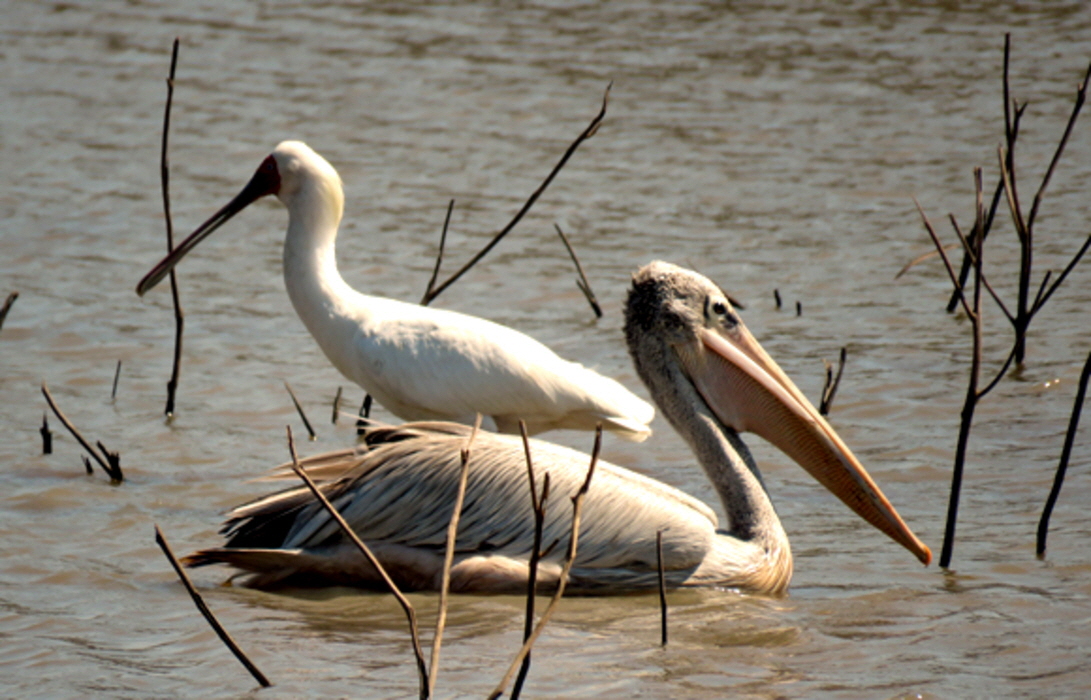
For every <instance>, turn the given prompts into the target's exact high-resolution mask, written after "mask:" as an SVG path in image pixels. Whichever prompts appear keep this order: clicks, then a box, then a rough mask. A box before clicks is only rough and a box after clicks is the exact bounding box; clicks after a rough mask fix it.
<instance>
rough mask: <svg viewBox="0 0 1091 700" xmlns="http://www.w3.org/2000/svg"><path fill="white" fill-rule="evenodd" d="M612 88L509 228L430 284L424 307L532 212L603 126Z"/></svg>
mask: <svg viewBox="0 0 1091 700" xmlns="http://www.w3.org/2000/svg"><path fill="white" fill-rule="evenodd" d="M612 86H613V83H612V82H611V83H610V84H609V85H607V86H606V92H605V93H604V94H603V96H602V108H601V109H600V110H599V113H598V114H597V115H595V118H594V119H592V120H591V123H590V124H589V125H588V126H587V128H586V129H584V130H583V132H582V133H580V135H579V136H577V137H576V140H575V141H573V142H572V144H571V145H570V146H569V147H568V150H566V151H565V152H564V155H563V156H561V159H560V161H559V162H558V163H557V165H555V166H554V167H553V170H552V171H550V173H549V175H547V176H546V178H545V180H544V181H543V182H542V184H541V185H539V186H538V189H536V190H534V192H533V193H531V195H530V197H529V198H528V199H527V201H526V202H525V203H524V204H523V206H522V208H521V209H519V211H518V212H517V213H516V214H515V216H514V217H513V218H512V220H511V221H509V222H508V224H507V226H505V227H504V228H503V229H501V230H500V232H499V233H497V234H496V235H495V236H493V238H492V240H491V241H489V242H488V243H487V244H486V245H485V247H484V248H482V249H481V250H480V251H479V252H478V253H477V254H476V255H474V256H473V257H472V258H470V261H469V262H467V263H466V264H465V265H463V266H462V267H461V268H459V270H458V271H457V272H455V273H454V274H453V275H451V276H450V277H449V278H447V280H446V281H445V282H443V283H442V284H440V285H438V286H436V287H435V288H433V287H432V285H431V284H429V288H428V291H427V292H426V293H425V295H424V298H423V299H421V304H422V305H424V306H428V304H430V303H432V301H433V300H434V299H435V298H436V297H438V296H439V295H440V294H441V293H442V292H443V290H445V289H447V287H450V286H451V285H452V284H454V282H455V281H456V280H458V278H460V277H462V275H463V274H465V273H466V271H467V270H469V269H470V268H471V267H473V266H474V265H476V264H477V263H478V261H480V260H481V258H483V257H485V256H486V255H487V254H488V252H489V251H490V250H492V249H493V248H494V247H495V246H496V244H497V243H499V242H500V241H501V239H503V238H504V236H506V235H508V233H510V232H511V230H512V229H513V228H515V225H516V224H518V223H519V222H520V221H521V220H522V218H523V216H525V215H526V213H527V212H528V211H530V208H531V207H533V206H534V203H535V202H537V201H538V198H539V197H540V196H541V195H542V193H543V192H545V190H546V188H547V187H549V185H550V183H552V182H553V179H554V178H555V177H557V173H559V172H560V171H561V169H562V168H563V167H564V166H565V164H566V163H567V162H568V159H569V158H571V157H572V154H573V153H575V152H576V149H577V148H579V147H580V145H581V144H582V143H583V142H584V141H586V140H587V139H589V138H591V137H592V136H594V135H595V132H596V131H598V129H599V125H600V124H602V120H603V118H604V117H605V116H606V105H607V103H608V102H609V97H610V88H611V87H612Z"/></svg>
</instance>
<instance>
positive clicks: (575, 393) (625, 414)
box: [137, 141, 655, 440]
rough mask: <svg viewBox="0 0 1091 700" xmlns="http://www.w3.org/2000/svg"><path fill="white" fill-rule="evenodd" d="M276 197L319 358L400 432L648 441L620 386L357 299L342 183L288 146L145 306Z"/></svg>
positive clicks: (458, 320)
mask: <svg viewBox="0 0 1091 700" xmlns="http://www.w3.org/2000/svg"><path fill="white" fill-rule="evenodd" d="M270 194H272V195H276V197H277V198H278V199H279V200H280V201H281V202H283V203H284V205H285V206H286V207H287V208H288V233H287V236H286V238H285V240H284V283H285V286H286V287H287V289H288V295H289V296H290V297H291V299H292V305H293V306H295V310H296V313H298V314H299V317H300V318H301V319H302V320H303V323H304V324H305V325H306V326H307V330H309V331H310V332H311V335H312V336H314V339H315V340H316V341H317V342H318V345H319V347H321V348H322V350H323V351H324V352H325V353H326V357H328V358H329V359H330V362H332V363H333V364H334V366H335V367H337V369H338V370H340V371H341V373H342V374H344V375H345V376H346V377H348V378H349V379H351V380H352V381H354V382H356V383H357V384H359V385H360V386H361V387H363V388H364V389H365V390H366V391H367V392H368V393H370V394H371V395H372V397H374V399H375V400H376V401H378V402H379V403H381V404H382V405H383V406H384V407H386V409H387V410H389V411H390V412H391V413H393V414H394V415H396V416H398V417H399V418H402V419H404V420H452V421H458V422H462V423H472V422H473V420H474V417H475V416H476V415H477V414H478V413H481V414H482V415H484V416H488V417H491V418H492V420H493V422H494V423H495V425H496V428H497V429H498V430H500V431H503V432H518V421H519V420H520V419H522V420H524V421H526V423H527V427H528V429H529V430H530V432H531V433H537V432H541V431H544V430H550V429H554V428H574V429H581V430H591V429H593V428H594V427H595V425H596V424H598V423H602V424H603V427H604V428H605V429H607V430H611V431H614V432H616V433H618V434H620V435H622V436H623V437H627V438H629V439H633V440H643V439H644V438H646V437H647V436H648V435H649V434H650V429H649V428H648V424H649V423H650V422H651V420H652V417H653V416H654V414H655V409H653V408H652V407H651V405H649V404H648V403H647V402H645V401H643V400H641V399H640V398H638V397H637V396H635V395H634V394H632V393H631V392H629V391H628V390H627V389H625V388H624V387H623V386H622V385H621V384H619V383H618V382H616V381H614V380H613V379H609V378H607V377H603V376H602V375H600V374H598V373H596V372H594V371H592V370H589V369H587V368H585V367H583V366H582V365H579V364H576V363H574V362H568V361H567V360H563V359H561V358H560V357H558V356H557V355H556V354H554V353H553V352H552V351H551V350H550V349H549V348H547V347H546V346H544V345H542V344H541V343H539V342H538V341H536V340H534V339H533V338H530V337H529V336H526V335H523V334H522V333H519V332H517V331H514V330H512V329H510V328H507V327H505V326H501V325H499V324H496V323H492V322H490V321H486V320H484V319H480V318H475V317H473V316H467V315H465V314H460V313H456V312H453V311H443V310H440V309H432V308H427V307H423V306H418V305H416V304H407V303H405V302H401V301H396V300H393V299H386V298H383V297H377V296H370V295H366V294H361V293H360V292H357V291H356V290H354V289H353V288H351V287H350V286H349V285H348V284H347V283H346V282H345V281H344V280H343V279H342V278H341V274H340V273H339V272H338V270H337V261H336V257H335V255H334V241H335V239H336V238H337V228H338V226H339V224H340V222H341V214H342V210H343V208H344V194H343V190H342V187H341V178H340V177H339V176H338V174H337V171H336V170H334V169H333V167H332V166H331V165H330V164H329V163H328V162H326V160H325V159H324V158H322V156H320V155H318V154H317V153H315V152H314V151H313V150H311V148H310V147H308V146H307V145H306V144H304V143H300V142H299V141H285V142H283V143H281V144H280V145H278V146H277V147H276V150H274V151H273V153H272V155H270V156H269V157H268V158H266V159H265V161H264V162H263V163H262V164H261V167H260V168H258V171H257V172H256V173H255V174H254V177H253V178H252V179H251V180H250V182H249V184H247V185H246V187H245V188H244V189H243V190H242V192H240V193H239V194H238V196H236V197H235V198H234V199H233V200H231V202H230V203H228V204H227V205H226V206H225V207H224V208H223V209H221V210H220V211H218V212H216V214H215V215H213V217H212V218H211V219H209V220H208V221H206V222H205V223H204V224H202V225H201V226H200V227H199V228H198V229H197V230H196V231H194V232H193V233H192V234H190V236H189V237H188V238H186V239H185V240H184V241H182V242H181V243H180V244H179V245H178V247H177V248H175V249H174V251H173V252H172V253H171V254H170V255H168V256H167V257H166V258H164V259H163V260H162V261H161V262H160V263H159V264H158V265H156V266H155V267H154V268H152V270H151V272H149V273H148V274H147V275H146V276H145V277H144V279H142V280H141V281H140V284H139V285H138V286H137V293H138V294H141V295H143V294H144V293H145V292H147V291H148V290H149V289H151V288H152V287H154V286H155V285H156V284H158V283H159V282H160V281H161V280H162V279H163V278H164V277H166V276H167V274H168V273H169V272H170V270H171V268H173V267H174V266H175V265H176V264H177V263H178V261H180V260H181V259H182V258H183V257H184V256H185V255H186V254H187V253H189V252H190V251H191V250H192V249H193V248H194V247H196V245H197V244H198V243H200V242H201V241H202V240H203V239H204V238H205V237H206V236H208V235H209V234H210V233H212V232H213V231H215V230H216V229H217V228H218V227H219V226H220V225H222V224H224V223H225V222H226V221H228V220H229V219H230V218H231V217H232V216H234V215H235V214H237V213H238V212H240V211H242V210H243V209H245V208H246V206H247V205H249V204H250V203H252V202H253V201H255V200H256V199H259V198H261V197H263V196H265V195H270Z"/></svg>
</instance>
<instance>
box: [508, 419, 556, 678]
mask: <svg viewBox="0 0 1091 700" xmlns="http://www.w3.org/2000/svg"><path fill="white" fill-rule="evenodd" d="M519 432H520V433H521V434H522V436H523V452H524V454H525V455H526V460H527V480H528V481H529V482H530V505H531V508H532V509H533V511H534V547H533V549H531V550H530V563H529V565H528V571H527V613H526V620H525V621H524V623H523V643H524V644H525V643H526V641H527V640H528V639H530V635H531V634H532V633H533V632H534V603H535V596H536V595H537V593H538V564H539V562H541V560H542V531H543V529H544V528H545V514H546V509H545V508H546V501H547V500H548V499H549V472H546V474H545V477H543V479H542V496H541V498H539V497H538V488H537V485H536V484H535V482H534V462H533V460H531V457H530V438H529V437H528V436H527V424H526V422H525V421H522V420H520V421H519ZM529 671H530V652H529V651H528V652H527V654H526V656H524V657H523V663H522V665H520V667H519V675H518V676H516V677H515V684H514V685H513V686H512V688H511V697H512V700H515V698H518V697H519V694H520V693H522V692H523V682H524V681H526V679H527V673H528V672H529Z"/></svg>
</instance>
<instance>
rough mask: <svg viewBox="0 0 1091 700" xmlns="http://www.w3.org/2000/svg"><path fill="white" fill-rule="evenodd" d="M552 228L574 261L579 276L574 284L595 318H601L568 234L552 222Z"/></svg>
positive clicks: (600, 312)
mask: <svg viewBox="0 0 1091 700" xmlns="http://www.w3.org/2000/svg"><path fill="white" fill-rule="evenodd" d="M553 228H555V229H557V235H558V236H560V237H561V240H562V241H564V247H565V248H567V249H568V255H569V256H570V257H571V258H572V262H574V263H576V272H578V273H579V275H580V278H579V279H578V280H576V286H577V287H579V288H580V291H581V292H583V295H584V296H585V297H587V303H588V304H590V305H591V310H592V311H594V312H595V318H602V307H601V306H599V302H598V299H596V298H595V293H594V292H593V291H591V283H590V282H588V281H587V275H585V274H584V273H583V265H581V264H580V259H579V258H577V257H576V251H574V250H573V249H572V244H571V243H569V242H568V236H566V235H564V231H562V230H561V227H560V226H558V225H557V224H553Z"/></svg>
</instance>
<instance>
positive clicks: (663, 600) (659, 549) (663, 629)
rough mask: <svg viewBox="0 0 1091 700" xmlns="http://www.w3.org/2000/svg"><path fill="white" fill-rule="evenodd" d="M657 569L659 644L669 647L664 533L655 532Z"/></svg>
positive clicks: (660, 531)
mask: <svg viewBox="0 0 1091 700" xmlns="http://www.w3.org/2000/svg"><path fill="white" fill-rule="evenodd" d="M655 567H656V569H657V570H658V574H659V644H660V646H667V582H666V577H665V576H664V575H663V531H662V530H656V531H655Z"/></svg>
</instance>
